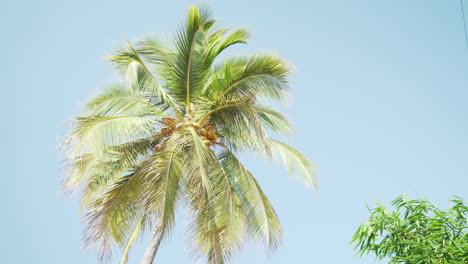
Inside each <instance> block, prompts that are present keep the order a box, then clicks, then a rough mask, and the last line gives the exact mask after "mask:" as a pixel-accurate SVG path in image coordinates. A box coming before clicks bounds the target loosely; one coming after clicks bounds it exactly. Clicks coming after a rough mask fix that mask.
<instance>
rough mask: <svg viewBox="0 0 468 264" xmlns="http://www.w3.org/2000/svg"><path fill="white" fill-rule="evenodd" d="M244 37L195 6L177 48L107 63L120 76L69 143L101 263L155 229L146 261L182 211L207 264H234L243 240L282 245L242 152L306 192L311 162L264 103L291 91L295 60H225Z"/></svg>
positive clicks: (128, 54) (134, 48) (152, 45)
mask: <svg viewBox="0 0 468 264" xmlns="http://www.w3.org/2000/svg"><path fill="white" fill-rule="evenodd" d="M248 36H249V33H248V32H247V30H245V29H238V30H228V29H227V28H223V27H217V26H216V25H215V20H213V19H212V18H211V16H210V14H209V12H207V10H204V9H201V8H197V7H191V8H190V10H189V13H188V17H187V20H186V22H185V23H184V24H183V25H182V26H181V27H180V28H179V30H178V31H177V33H176V35H175V38H174V41H173V42H172V43H171V45H167V44H164V43H162V42H160V41H159V40H158V39H156V38H153V37H151V38H145V39H142V40H140V41H137V42H136V43H134V44H130V43H128V44H127V45H125V46H124V47H123V48H122V49H120V50H118V51H116V53H115V54H114V55H113V56H111V57H110V58H109V59H110V61H112V62H113V64H114V65H115V67H116V69H117V70H118V71H119V73H121V76H122V77H123V78H121V79H122V80H120V81H118V82H116V83H114V84H112V85H110V86H108V87H105V88H104V89H103V90H102V91H101V92H100V93H99V94H98V95H96V96H94V97H93V98H92V99H91V100H89V101H88V102H87V103H86V105H85V109H84V110H83V112H82V115H81V117H78V118H76V120H75V121H74V122H73V123H72V125H71V128H70V131H69V133H68V134H67V135H66V139H65V140H64V146H65V147H66V160H67V165H68V166H67V167H68V172H67V174H68V177H67V178H66V180H65V183H64V187H65V189H67V190H72V189H73V190H82V208H83V211H84V214H85V223H86V230H85V232H84V238H85V243H86V245H88V246H96V247H97V248H98V249H99V256H100V259H101V260H106V259H107V260H108V259H109V258H110V256H111V251H112V249H113V248H114V247H115V246H119V247H122V249H123V254H122V255H123V256H122V258H121V263H125V262H126V259H127V255H128V252H129V250H130V247H131V245H132V244H133V243H134V242H135V241H136V239H137V238H138V236H140V234H142V233H144V232H145V231H147V230H149V229H151V230H155V233H154V234H155V235H154V236H155V238H156V240H157V241H156V242H155V244H154V246H153V248H154V249H153V250H152V253H150V254H149V255H152V256H150V257H149V259H150V260H149V261H148V262H145V263H151V262H152V259H153V258H154V254H155V253H156V250H157V247H158V246H159V242H160V241H161V239H162V238H163V237H164V236H165V235H167V234H168V233H170V232H171V229H172V227H173V226H174V222H175V219H174V215H175V210H176V207H177V206H178V205H185V207H186V208H187V211H188V215H189V216H190V225H189V227H188V233H189V235H190V239H191V241H192V243H191V244H192V245H193V249H194V253H195V254H196V255H198V256H203V257H205V258H206V260H207V262H209V263H224V262H227V261H228V260H229V259H230V257H231V256H232V255H233V253H235V252H236V251H237V250H238V249H239V248H240V246H241V245H242V242H243V241H244V240H245V239H247V238H252V239H260V240H263V241H265V243H266V244H267V246H268V247H269V248H271V249H273V250H274V249H276V248H277V246H278V245H279V243H280V241H281V227H280V224H279V221H278V218H277V215H276V213H275V211H274V210H273V208H272V206H271V204H270V202H269V201H268V198H267V197H266V196H265V194H264V193H263V191H262V189H261V188H260V185H259V184H258V182H257V180H256V179H255V178H254V177H253V175H252V174H251V173H250V172H249V171H248V170H247V169H246V168H245V167H244V166H243V165H242V163H241V162H240V161H239V160H238V159H237V157H236V155H235V153H238V152H241V151H254V152H257V153H260V154H261V155H264V156H266V157H268V158H272V159H278V160H282V161H283V162H284V164H285V166H286V167H287V168H288V171H289V174H290V175H296V176H298V178H299V179H301V180H302V181H303V182H304V183H306V184H308V185H310V186H314V185H315V180H314V176H315V166H314V165H313V163H311V162H310V161H309V160H308V159H307V158H305V157H304V156H303V155H302V154H301V153H300V152H298V151H297V150H296V149H294V148H292V147H290V146H288V145H286V144H284V143H281V142H279V141H277V140H274V139H272V138H270V137H269V136H268V134H267V132H274V133H279V134H289V133H290V132H291V125H290V123H289V122H288V121H287V120H286V118H285V117H284V116H283V114H281V113H279V112H277V111H275V110H273V109H272V108H270V107H268V106H267V105H266V103H267V102H269V101H272V100H273V101H283V100H284V99H285V96H286V95H287V93H288V92H289V90H290V88H289V85H288V79H287V77H288V75H289V73H290V71H291V69H290V66H289V65H288V63H286V62H285V61H284V60H282V59H281V58H279V57H277V56H274V55H270V54H265V53H259V54H253V55H251V56H230V57H224V58H221V57H219V55H220V54H221V53H222V52H223V51H224V50H225V49H226V48H228V47H230V46H232V45H234V44H238V43H246V40H247V38H248ZM262 102H263V103H264V104H262ZM150 251H151V250H150Z"/></svg>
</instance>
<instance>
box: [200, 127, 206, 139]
mask: <svg viewBox="0 0 468 264" xmlns="http://www.w3.org/2000/svg"><path fill="white" fill-rule="evenodd" d="M200 134H202V136H205V137H206V136H207V135H208V131H207V130H206V129H204V128H202V129H200Z"/></svg>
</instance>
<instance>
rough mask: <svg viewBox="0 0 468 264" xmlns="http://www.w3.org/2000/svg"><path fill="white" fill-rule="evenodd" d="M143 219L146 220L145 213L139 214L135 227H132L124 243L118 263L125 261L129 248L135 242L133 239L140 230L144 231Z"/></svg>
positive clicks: (122, 263)
mask: <svg viewBox="0 0 468 264" xmlns="http://www.w3.org/2000/svg"><path fill="white" fill-rule="evenodd" d="M145 220H146V215H145V214H142V215H141V216H140V219H139V220H138V221H137V222H136V224H135V227H134V228H133V231H132V233H131V234H130V236H129V237H128V240H127V244H126V245H125V248H124V251H123V253H122V256H121V257H120V262H119V263H120V264H125V263H127V259H128V254H129V253H130V249H131V248H132V246H133V243H135V241H136V240H137V238H138V236H139V235H140V234H141V233H142V231H144V230H143V227H144V223H145Z"/></svg>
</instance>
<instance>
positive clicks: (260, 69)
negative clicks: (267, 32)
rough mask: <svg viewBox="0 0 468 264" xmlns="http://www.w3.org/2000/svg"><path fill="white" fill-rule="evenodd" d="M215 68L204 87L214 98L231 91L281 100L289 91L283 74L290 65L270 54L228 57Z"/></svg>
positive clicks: (287, 73)
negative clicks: (207, 85)
mask: <svg viewBox="0 0 468 264" xmlns="http://www.w3.org/2000/svg"><path fill="white" fill-rule="evenodd" d="M216 68H217V69H218V70H217V71H216V72H214V73H213V76H212V77H211V82H210V87H208V88H207V89H206V91H207V92H208V93H209V94H210V96H211V97H212V98H213V99H214V100H220V99H222V98H223V97H225V96H233V95H237V96H238V95H246V96H251V95H254V96H257V97H258V98H260V99H275V100H284V99H285V98H286V95H287V93H288V91H289V85H288V79H287V77H288V76H289V74H290V72H291V67H290V66H289V64H288V63H287V62H285V61H284V60H283V59H281V58H279V57H277V56H274V55H267V54H254V55H252V56H248V57H247V56H246V57H230V58H227V59H225V60H224V61H223V62H221V63H220V65H218V66H217V67H216Z"/></svg>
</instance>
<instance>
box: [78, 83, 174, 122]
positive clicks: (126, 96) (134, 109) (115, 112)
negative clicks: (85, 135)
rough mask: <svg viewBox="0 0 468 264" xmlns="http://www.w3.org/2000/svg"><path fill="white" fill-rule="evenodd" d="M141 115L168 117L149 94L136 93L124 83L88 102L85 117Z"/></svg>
mask: <svg viewBox="0 0 468 264" xmlns="http://www.w3.org/2000/svg"><path fill="white" fill-rule="evenodd" d="M140 113H146V114H147V115H151V116H155V117H157V116H161V117H162V116H166V115H168V114H167V113H165V112H164V111H163V109H161V108H160V107H159V106H158V101H155V100H154V98H153V97H152V96H151V94H150V93H149V92H145V91H140V90H137V91H134V90H133V89H131V88H130V87H129V85H128V84H126V83H123V82H120V83H115V84H112V85H109V86H107V87H105V88H104V89H103V90H102V91H101V92H100V93H99V94H98V95H96V96H94V97H93V98H92V99H91V100H90V101H88V103H87V104H86V106H85V109H84V115H97V116H131V115H135V114H140Z"/></svg>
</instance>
